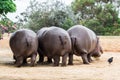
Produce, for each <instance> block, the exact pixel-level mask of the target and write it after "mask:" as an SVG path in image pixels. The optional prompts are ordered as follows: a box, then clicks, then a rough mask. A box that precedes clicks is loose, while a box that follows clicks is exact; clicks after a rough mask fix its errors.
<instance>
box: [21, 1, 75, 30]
mask: <svg viewBox="0 0 120 80" xmlns="http://www.w3.org/2000/svg"><path fill="white" fill-rule="evenodd" d="M22 15H23V16H27V17H24V18H23V19H22V21H20V22H22V23H24V22H25V20H27V25H25V26H26V27H27V28H30V29H32V30H34V31H38V30H39V29H40V28H42V27H50V26H57V27H61V28H64V29H68V28H70V27H71V26H73V25H75V24H76V18H75V15H74V12H73V11H72V10H71V8H70V7H68V6H66V5H65V4H63V3H62V2H60V1H59V0H53V1H52V2H51V1H47V2H43V3H39V4H38V2H37V1H35V0H34V1H31V4H30V6H29V7H28V8H27V11H26V12H24V13H23V14H22ZM25 18H26V19H25ZM20 19H21V18H20Z"/></svg>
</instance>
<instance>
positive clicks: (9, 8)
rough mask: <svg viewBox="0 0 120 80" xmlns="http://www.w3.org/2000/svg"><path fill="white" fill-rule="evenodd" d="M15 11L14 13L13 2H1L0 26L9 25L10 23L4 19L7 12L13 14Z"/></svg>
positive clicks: (4, 0) (2, 0) (9, 0)
mask: <svg viewBox="0 0 120 80" xmlns="http://www.w3.org/2000/svg"><path fill="white" fill-rule="evenodd" d="M15 11H16V5H15V3H14V2H13V0H1V1H0V24H2V25H4V26H7V25H9V24H10V23H11V21H10V20H9V19H8V18H7V17H6V14H7V13H8V12H15ZM9 22H10V23H9ZM7 27H8V26H7ZM8 28H9V27H8ZM0 29H1V31H2V28H0ZM1 31H0V38H1V35H2V33H1Z"/></svg>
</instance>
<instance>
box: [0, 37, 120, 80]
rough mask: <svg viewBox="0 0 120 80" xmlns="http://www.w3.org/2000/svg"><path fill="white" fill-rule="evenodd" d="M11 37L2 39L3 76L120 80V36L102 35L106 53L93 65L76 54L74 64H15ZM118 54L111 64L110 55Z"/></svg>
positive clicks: (21, 79) (15, 79)
mask: <svg viewBox="0 0 120 80" xmlns="http://www.w3.org/2000/svg"><path fill="white" fill-rule="evenodd" d="M8 41H9V38H8V37H7V36H5V37H4V39H3V40H0V80H120V58H119V57H120V37H118V36H117V37H116V36H113V37H110V36H100V43H101V45H102V48H103V50H104V54H102V56H101V57H100V58H99V59H94V61H93V63H90V64H89V65H84V64H82V60H81V58H80V57H78V56H74V65H72V66H69V65H68V66H66V67H61V66H59V67H53V66H52V64H51V65H36V66H35V67H30V66H29V65H26V66H22V67H21V68H16V67H14V65H13V62H14V60H13V59H12V52H11V50H10V48H9V42H8ZM110 57H114V61H113V63H112V64H111V65H109V64H108V62H107V59H108V58H110Z"/></svg>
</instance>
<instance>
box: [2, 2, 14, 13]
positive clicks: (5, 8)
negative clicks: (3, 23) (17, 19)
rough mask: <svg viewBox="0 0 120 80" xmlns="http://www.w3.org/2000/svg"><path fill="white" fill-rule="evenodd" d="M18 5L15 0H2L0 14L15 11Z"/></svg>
mask: <svg viewBox="0 0 120 80" xmlns="http://www.w3.org/2000/svg"><path fill="white" fill-rule="evenodd" d="M15 11H16V5H15V3H14V2H13V0H1V1H0V14H2V15H5V14H7V13H8V12H15Z"/></svg>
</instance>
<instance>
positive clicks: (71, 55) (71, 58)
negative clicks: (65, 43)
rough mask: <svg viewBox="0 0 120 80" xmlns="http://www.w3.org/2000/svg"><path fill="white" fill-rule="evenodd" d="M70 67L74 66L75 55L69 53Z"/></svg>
mask: <svg viewBox="0 0 120 80" xmlns="http://www.w3.org/2000/svg"><path fill="white" fill-rule="evenodd" d="M68 65H73V53H69V59H68Z"/></svg>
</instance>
